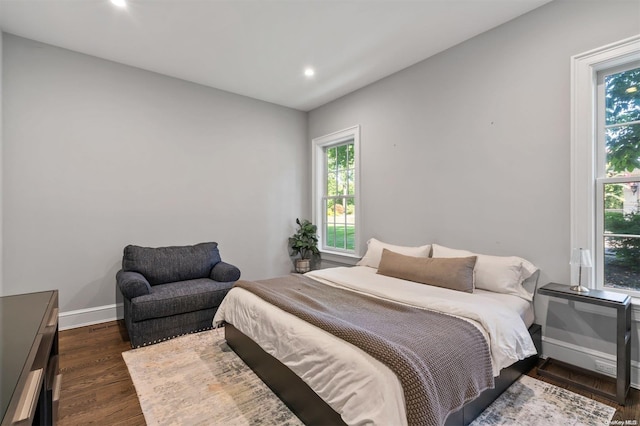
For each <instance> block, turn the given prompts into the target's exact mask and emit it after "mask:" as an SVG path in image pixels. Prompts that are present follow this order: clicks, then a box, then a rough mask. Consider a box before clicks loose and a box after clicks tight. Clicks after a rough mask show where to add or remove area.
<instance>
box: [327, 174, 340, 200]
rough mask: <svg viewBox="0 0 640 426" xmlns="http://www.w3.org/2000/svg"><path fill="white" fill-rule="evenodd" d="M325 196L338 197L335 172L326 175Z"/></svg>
mask: <svg viewBox="0 0 640 426" xmlns="http://www.w3.org/2000/svg"><path fill="white" fill-rule="evenodd" d="M327 195H328V196H333V195H338V182H337V178H336V174H335V172H334V173H327Z"/></svg>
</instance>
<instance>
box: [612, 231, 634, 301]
mask: <svg viewBox="0 0 640 426" xmlns="http://www.w3.org/2000/svg"><path fill="white" fill-rule="evenodd" d="M604 247H605V249H604V286H605V287H614V288H622V289H627V290H636V291H637V290H640V238H631V237H605V238H604Z"/></svg>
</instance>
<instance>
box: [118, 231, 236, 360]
mask: <svg viewBox="0 0 640 426" xmlns="http://www.w3.org/2000/svg"><path fill="white" fill-rule="evenodd" d="M239 278H240V270H239V269H238V268H236V267H235V266H233V265H230V264H228V263H225V262H223V261H222V260H221V259H220V253H219V251H218V243H201V244H196V245H193V246H175V247H159V248H149V247H138V246H133V245H129V246H126V247H125V248H124V256H123V258H122V269H121V270H120V271H118V274H117V275H116V281H117V283H118V288H119V289H120V292H121V293H122V296H123V297H124V320H125V324H126V326H127V331H128V332H129V338H130V339H131V347H134V348H136V347H139V346H145V345H149V344H152V343H157V342H160V341H162V340H166V339H171V338H173V337H177V336H181V335H183V334H188V333H193V332H196V331H202V330H207V329H210V328H211V326H212V321H213V315H214V314H215V313H216V310H217V309H218V306H220V303H221V302H222V299H224V297H225V296H226V295H227V292H228V291H229V290H230V289H231V287H232V286H233V284H234V283H235V281H237V280H238V279H239Z"/></svg>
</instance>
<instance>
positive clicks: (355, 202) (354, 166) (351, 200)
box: [313, 126, 360, 256]
mask: <svg viewBox="0 0 640 426" xmlns="http://www.w3.org/2000/svg"><path fill="white" fill-rule="evenodd" d="M359 139H360V127H359V126H355V127H351V128H349V129H345V130H342V131H340V132H336V133H332V134H330V135H326V136H322V137H320V138H316V139H314V140H313V212H314V221H315V223H316V224H318V228H319V237H320V244H319V246H320V251H322V252H324V253H332V254H337V255H346V256H358V255H359V253H360V250H359V249H360V247H359V246H360V244H359V232H358V226H359V224H360V221H359V219H358V218H359V205H360V203H359V191H358V188H359V184H360V177H359V161H358V158H359Z"/></svg>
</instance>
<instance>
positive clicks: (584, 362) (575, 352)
mask: <svg viewBox="0 0 640 426" xmlns="http://www.w3.org/2000/svg"><path fill="white" fill-rule="evenodd" d="M542 357H543V358H549V357H551V358H554V359H557V360H559V361H564V362H567V363H569V364H573V365H576V366H578V367H582V368H586V369H587V370H592V371H596V361H604V362H606V363H609V364H615V363H616V357H615V355H612V354H608V353H605V352H600V351H595V350H593V349H588V348H583V347H581V346H577V345H574V344H571V343H567V342H563V341H561V340H556V339H553V338H550V337H544V336H543V337H542ZM631 386H632V387H634V388H636V389H640V363H638V362H637V361H633V360H632V361H631Z"/></svg>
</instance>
